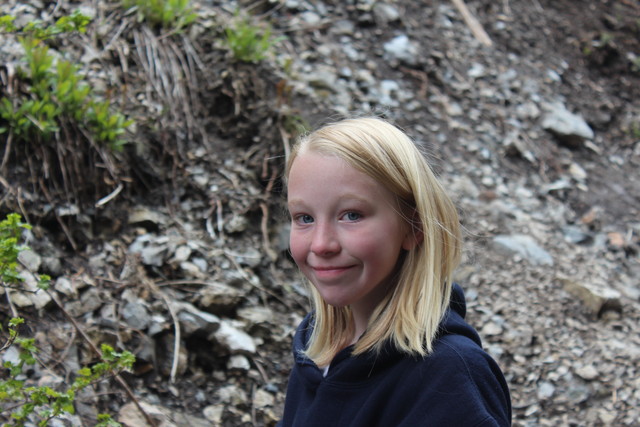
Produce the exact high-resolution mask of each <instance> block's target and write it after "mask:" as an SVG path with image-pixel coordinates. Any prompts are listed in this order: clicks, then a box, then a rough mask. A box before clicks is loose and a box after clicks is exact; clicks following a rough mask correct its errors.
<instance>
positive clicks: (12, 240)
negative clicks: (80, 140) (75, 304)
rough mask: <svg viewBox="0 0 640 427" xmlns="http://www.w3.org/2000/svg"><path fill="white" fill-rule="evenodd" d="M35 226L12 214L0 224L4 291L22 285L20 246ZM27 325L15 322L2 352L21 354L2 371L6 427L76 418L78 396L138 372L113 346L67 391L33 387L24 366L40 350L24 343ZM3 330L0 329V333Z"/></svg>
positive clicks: (107, 421) (107, 420)
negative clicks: (106, 381)
mask: <svg viewBox="0 0 640 427" xmlns="http://www.w3.org/2000/svg"><path fill="white" fill-rule="evenodd" d="M29 228H30V226H29V225H28V224H25V223H23V222H22V220H21V218H20V216H19V215H18V214H15V213H12V214H9V215H7V218H6V219H5V220H3V221H1V222H0V278H1V279H2V286H3V287H5V288H15V287H18V286H19V285H20V284H21V283H22V279H21V278H20V276H19V274H18V271H17V263H18V255H19V254H20V252H21V251H23V250H24V249H26V246H24V245H21V244H20V243H19V242H20V237H21V235H22V232H23V230H25V229H29ZM39 282H40V283H39V287H40V288H41V289H43V290H46V289H47V288H48V287H49V277H48V276H44V275H42V276H40V280H39ZM23 323H24V319H22V318H20V317H13V318H11V319H10V320H9V322H8V325H7V331H8V335H7V338H6V340H5V342H4V343H3V344H2V345H1V346H0V352H4V351H6V350H8V349H9V348H11V347H12V346H16V347H17V348H18V349H19V350H18V352H19V356H18V359H17V360H10V359H7V360H6V361H5V362H4V363H3V365H2V368H3V370H4V371H5V374H4V375H3V376H2V379H0V413H1V414H4V415H8V414H10V420H11V421H10V422H7V423H6V424H3V425H4V426H16V427H18V426H24V425H25V424H26V423H27V422H34V421H35V422H37V425H38V426H46V425H48V423H49V421H50V420H52V419H54V418H56V417H58V416H60V415H63V414H65V413H66V414H73V413H74V412H75V407H74V402H75V398H76V394H77V393H78V392H79V391H80V390H82V389H84V388H86V387H89V386H90V385H92V384H95V383H97V382H98V381H101V380H103V379H106V378H109V377H110V376H113V375H115V374H116V373H117V372H119V371H122V370H125V369H129V368H131V366H133V363H134V362H135V358H134V356H133V354H131V353H130V352H128V351H123V352H116V351H114V349H113V348H112V347H110V346H108V345H105V344H103V345H102V346H101V356H100V361H99V362H98V363H96V364H95V365H93V366H91V367H85V368H82V369H80V370H79V371H78V372H76V376H75V380H74V381H73V382H72V383H71V385H69V386H68V387H67V388H66V389H65V390H55V389H53V388H51V387H49V386H31V385H28V384H27V381H26V379H25V378H26V377H25V376H24V375H23V372H24V368H25V366H28V365H34V364H36V363H37V358H36V354H37V352H38V349H37V348H36V345H35V339H34V338H23V337H21V336H20V334H19V332H18V328H19V327H20V326H21V325H22V324H23ZM1 330H2V328H1V327H0V331H1ZM97 425H98V426H101V427H108V426H109V427H112V426H118V425H120V424H118V423H116V422H115V421H114V420H113V419H111V416H110V415H107V414H101V415H100V416H99V417H98V424H97Z"/></svg>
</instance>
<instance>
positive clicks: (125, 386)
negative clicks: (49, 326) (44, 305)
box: [45, 290, 156, 427]
mask: <svg viewBox="0 0 640 427" xmlns="http://www.w3.org/2000/svg"><path fill="white" fill-rule="evenodd" d="M45 292H46V293H47V294H48V295H49V296H50V297H51V299H52V300H53V302H54V303H55V304H56V305H57V306H58V308H59V309H60V311H61V312H62V314H64V316H65V317H66V318H67V320H69V322H71V324H72V325H73V327H74V328H75V329H76V331H78V334H80V336H81V337H82V339H83V340H84V341H85V342H86V343H87V345H88V346H89V348H90V349H91V351H93V353H95V354H96V356H98V357H102V353H101V352H100V350H99V349H98V346H97V345H96V344H95V343H94V342H93V341H92V340H91V338H89V336H88V335H87V333H86V332H85V331H84V329H82V327H81V326H80V325H79V324H78V322H76V319H74V318H73V316H71V314H70V313H69V312H68V311H67V310H66V309H65V308H64V306H63V305H62V303H61V302H60V301H58V297H56V295H55V293H54V292H50V291H48V290H45ZM111 373H112V375H113V377H114V378H115V379H116V381H117V382H118V384H120V386H121V387H122V388H123V389H124V391H125V393H127V396H128V397H129V399H131V401H132V402H133V403H134V404H135V405H136V407H137V408H138V410H139V411H140V413H141V414H142V415H143V416H144V418H145V420H146V421H147V423H148V424H149V425H150V426H151V427H155V426H156V423H155V421H154V420H153V418H151V416H150V415H149V414H148V413H147V412H146V411H145V410H144V408H142V405H141V404H140V402H139V401H138V398H137V397H136V395H135V394H133V391H132V390H131V388H130V387H129V384H127V382H126V381H125V380H124V379H123V378H122V376H120V374H119V373H118V372H113V371H112V372H111Z"/></svg>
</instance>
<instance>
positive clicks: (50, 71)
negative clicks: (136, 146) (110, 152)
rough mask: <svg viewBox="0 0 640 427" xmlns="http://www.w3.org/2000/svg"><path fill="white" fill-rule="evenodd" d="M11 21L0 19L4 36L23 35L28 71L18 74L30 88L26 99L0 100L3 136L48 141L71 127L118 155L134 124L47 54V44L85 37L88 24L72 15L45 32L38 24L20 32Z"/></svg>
mask: <svg viewBox="0 0 640 427" xmlns="http://www.w3.org/2000/svg"><path fill="white" fill-rule="evenodd" d="M13 21H14V19H13V17H11V16H8V15H7V16H2V17H0V30H1V29H4V30H5V31H9V32H14V33H17V34H20V35H21V37H20V38H19V40H20V44H21V45H22V47H23V48H24V52H25V58H24V59H25V62H26V63H27V68H26V70H20V75H21V77H22V80H24V81H25V82H29V83H30V85H29V86H28V87H27V90H26V91H25V93H24V95H22V96H14V97H12V98H8V97H3V98H1V99H0V134H2V133H6V132H11V133H12V134H13V135H15V136H17V137H18V138H19V139H21V140H23V141H25V142H30V141H32V140H34V139H36V140H37V139H40V138H42V139H43V140H48V139H50V138H51V136H52V135H53V134H55V133H56V132H58V131H59V130H60V127H61V124H62V123H65V122H72V123H75V124H76V125H78V126H79V127H80V128H84V129H86V130H88V131H89V134H90V135H91V136H92V137H93V138H94V139H95V140H96V141H97V142H99V143H105V144H108V145H109V146H110V147H111V148H112V149H115V150H119V149H121V148H122V146H123V145H124V144H125V143H126V140H124V139H123V138H122V135H123V134H124V133H125V131H126V128H127V127H128V126H130V125H131V124H132V123H133V121H132V120H128V119H126V117H125V116H124V115H123V114H121V113H119V112H115V113H112V112H111V105H110V102H109V100H104V99H101V98H100V97H98V96H97V95H95V94H93V93H92V92H91V88H90V86H89V85H88V84H87V83H85V82H84V80H83V78H82V76H81V74H80V71H79V69H78V67H77V66H76V65H74V64H72V63H71V62H69V61H65V60H62V59H58V60H57V61H56V58H55V57H54V56H53V55H52V54H51V53H49V48H48V46H47V45H46V44H44V40H46V39H49V38H51V37H54V36H57V35H60V34H63V33H68V32H71V31H79V32H84V31H85V29H86V26H87V24H88V23H89V18H88V17H86V16H84V15H82V14H80V13H79V12H74V13H73V14H72V15H70V16H64V17H62V18H60V19H58V20H57V21H56V22H55V23H54V24H52V25H50V26H45V25H44V24H43V23H41V22H40V21H34V22H30V23H29V24H27V25H26V26H25V27H24V28H21V29H18V28H16V27H15V25H14V23H13Z"/></svg>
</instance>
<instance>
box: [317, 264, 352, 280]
mask: <svg viewBox="0 0 640 427" xmlns="http://www.w3.org/2000/svg"><path fill="white" fill-rule="evenodd" d="M352 267H353V266H351V265H349V266H346V267H335V266H328V267H313V266H312V267H311V269H312V270H313V272H314V273H315V275H316V277H318V278H319V279H331V278H335V277H337V276H339V275H341V274H342V273H344V272H345V271H347V270H349V269H350V268H352Z"/></svg>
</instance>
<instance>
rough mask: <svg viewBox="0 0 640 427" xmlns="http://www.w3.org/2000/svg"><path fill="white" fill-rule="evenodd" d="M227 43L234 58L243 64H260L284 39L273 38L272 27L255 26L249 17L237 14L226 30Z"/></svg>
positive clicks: (266, 25)
mask: <svg viewBox="0 0 640 427" xmlns="http://www.w3.org/2000/svg"><path fill="white" fill-rule="evenodd" d="M225 35H226V43H227V46H228V47H229V49H230V50H231V54H232V55H233V57H234V58H235V59H236V60H238V61H242V62H254V63H256V62H260V61H262V60H263V59H265V58H266V57H267V54H268V53H269V50H270V49H271V48H272V47H273V46H274V45H275V44H277V43H278V42H279V41H280V40H282V37H276V38H272V37H271V35H272V30H271V26H270V25H268V24H265V25H262V26H259V25H256V24H254V23H253V22H252V21H251V19H250V18H249V17H240V16H239V15H238V14H236V17H235V19H234V20H233V21H232V24H231V26H229V27H227V28H225Z"/></svg>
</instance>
